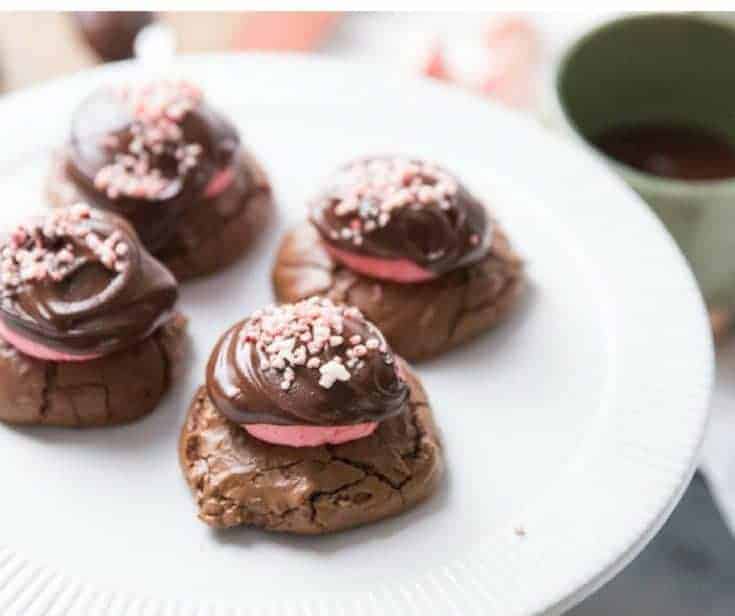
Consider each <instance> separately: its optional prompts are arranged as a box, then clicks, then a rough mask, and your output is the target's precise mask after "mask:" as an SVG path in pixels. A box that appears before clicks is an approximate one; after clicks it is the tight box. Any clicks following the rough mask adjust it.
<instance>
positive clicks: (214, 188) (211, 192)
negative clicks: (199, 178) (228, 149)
mask: <svg viewBox="0 0 735 616" xmlns="http://www.w3.org/2000/svg"><path fill="white" fill-rule="evenodd" d="M233 179H235V169H234V168H233V167H232V166H229V167H226V168H225V169H222V170H221V171H218V172H217V173H215V174H214V175H213V176H212V179H211V180H209V184H207V187H206V188H205V189H204V196H205V197H207V199H211V198H213V197H216V196H217V195H220V194H222V193H223V192H224V191H225V190H226V189H227V187H228V186H229V185H230V184H232V180H233Z"/></svg>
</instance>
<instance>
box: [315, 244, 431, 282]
mask: <svg viewBox="0 0 735 616" xmlns="http://www.w3.org/2000/svg"><path fill="white" fill-rule="evenodd" d="M324 246H325V248H326V249H327V252H329V254H330V255H332V257H334V258H335V259H336V260H337V261H340V262H341V263H344V264H345V265H346V266H347V267H349V268H350V269H351V270H353V271H355V272H358V273H360V274H365V275H366V276H371V277H372V278H381V279H383V280H391V281H393V282H424V281H426V280H431V279H432V278H436V274H434V273H433V272H430V271H428V270H425V269H423V268H422V267H419V266H418V265H416V264H415V263H413V262H412V261H408V260H407V259H380V258H376V257H366V256H364V255H356V254H354V253H351V252H348V251H346V250H342V249H340V248H335V247H334V246H330V245H329V244H327V243H326V242H325V243H324Z"/></svg>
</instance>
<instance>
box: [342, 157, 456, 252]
mask: <svg viewBox="0 0 735 616" xmlns="http://www.w3.org/2000/svg"><path fill="white" fill-rule="evenodd" d="M458 190H459V185H458V183H457V180H455V179H454V178H453V177H452V176H451V175H450V174H448V173H447V172H446V171H444V170H442V169H441V168H440V167H438V166H437V165H436V164H434V163H430V162H425V161H419V160H411V159H408V158H401V157H396V158H377V159H366V160H359V161H356V162H354V163H352V164H351V165H349V166H348V167H346V168H345V169H343V170H342V171H340V172H339V174H338V176H337V181H336V183H335V186H334V187H333V189H332V190H331V194H330V197H331V202H332V203H333V207H334V213H335V214H336V215H337V216H338V217H339V218H341V219H344V226H342V227H341V228H340V230H339V231H333V232H332V235H331V237H332V239H335V240H337V239H344V240H350V241H351V242H352V243H353V244H355V245H356V246H359V245H360V244H362V242H363V237H364V235H365V234H368V233H372V232H374V231H376V230H377V229H381V228H383V227H385V226H387V225H388V223H390V220H391V216H392V214H393V212H394V211H395V210H397V209H400V208H405V207H410V208H416V209H418V208H423V207H426V206H428V205H437V206H438V207H439V208H440V209H441V210H444V211H447V210H450V209H451V208H452V207H453V205H454V198H455V196H456V195H457V192H458Z"/></svg>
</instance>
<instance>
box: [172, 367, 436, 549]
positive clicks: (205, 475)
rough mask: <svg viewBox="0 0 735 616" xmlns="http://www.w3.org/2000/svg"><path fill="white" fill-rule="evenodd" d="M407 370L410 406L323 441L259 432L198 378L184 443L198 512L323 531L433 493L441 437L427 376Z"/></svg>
mask: <svg viewBox="0 0 735 616" xmlns="http://www.w3.org/2000/svg"><path fill="white" fill-rule="evenodd" d="M399 361H400V360H399ZM403 373H404V375H405V378H406V380H407V381H408V385H409V389H410V399H409V402H408V405H409V408H408V410H407V411H405V412H404V413H401V414H399V415H394V416H392V417H390V418H389V419H386V420H385V421H382V422H380V424H379V426H378V428H377V430H376V431H375V432H374V433H373V434H371V435H370V436H367V437H365V438H361V439H358V440H354V441H350V442H347V443H343V444H340V445H322V446H319V447H287V446H283V445H272V444H269V443H265V442H263V441H260V440H258V439H256V438H254V437H253V436H251V435H250V434H248V433H247V432H246V431H245V430H243V429H242V428H241V427H240V426H239V425H238V424H236V423H234V422H232V421H230V420H228V419H227V418H226V417H225V416H224V415H223V414H222V413H221V412H220V411H218V410H217V408H215V406H214V405H213V404H212V401H211V399H210V398H209V396H208V394H207V391H206V388H205V387H201V388H200V389H199V391H197V393H196V395H195V397H194V400H193V402H192V405H191V408H190V409H189V413H188V415H187V418H186V423H185V425H184V428H183V430H182V433H181V440H180V445H179V456H180V460H181V466H182V469H183V471H184V476H185V478H186V481H187V483H188V484H189V487H190V488H191V490H192V492H193V494H194V497H195V499H196V503H197V508H198V510H199V518H200V519H201V520H202V521H203V522H205V523H207V524H209V525H210V526H214V527H219V528H222V527H229V526H237V525H240V524H248V525H253V526H257V527H260V528H264V529H266V530H272V531H281V532H290V533H298V534H321V533H330V532H335V531H338V530H342V529H346V528H350V527H353V526H359V525H362V524H367V523H369V522H374V521H376V520H380V519H382V518H386V517H390V516H393V515H396V514H398V513H401V512H402V511H405V510H406V509H408V508H410V507H412V506H413V505H415V504H417V503H419V502H421V501H422V500H424V499H425V498H427V497H428V496H430V495H431V494H432V493H433V492H434V490H435V489H436V487H437V485H438V482H439V479H440V477H441V475H442V471H443V462H442V454H441V445H440V443H439V438H438V435H437V429H436V426H435V425H434V421H433V418H432V414H431V409H430V408H429V404H428V402H427V399H426V394H425V392H424V390H423V388H422V387H421V384H420V383H419V381H418V379H417V378H416V377H415V375H413V374H412V373H411V372H410V370H409V369H408V367H407V366H405V364H403Z"/></svg>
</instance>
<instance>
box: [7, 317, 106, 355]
mask: <svg viewBox="0 0 735 616" xmlns="http://www.w3.org/2000/svg"><path fill="white" fill-rule="evenodd" d="M0 337H2V338H4V339H5V341H6V342H8V343H9V344H11V345H13V346H14V347H15V348H16V349H18V350H19V351H20V352H21V353H25V354H26V355H30V356H31V357H36V358H37V359H46V360H48V361H89V360H90V359H96V358H98V357H101V356H100V355H94V354H91V355H69V354H68V353H63V352H61V351H57V350H55V349H51V348H49V347H47V346H44V345H42V344H38V343H37V342H33V341H32V340H28V339H27V338H24V337H23V336H20V335H18V334H16V333H15V332H14V331H12V330H10V329H9V328H8V326H7V325H5V323H3V321H2V320H0Z"/></svg>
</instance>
